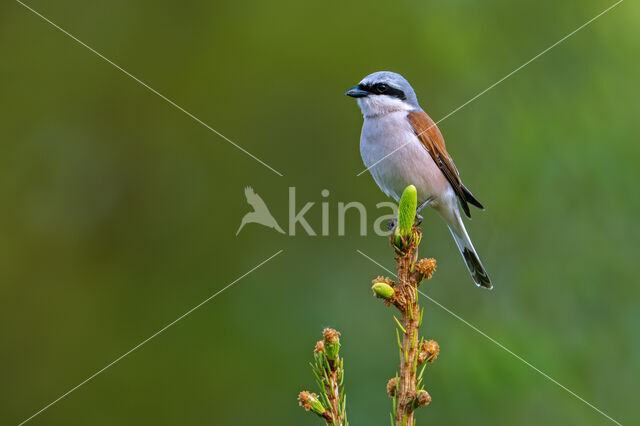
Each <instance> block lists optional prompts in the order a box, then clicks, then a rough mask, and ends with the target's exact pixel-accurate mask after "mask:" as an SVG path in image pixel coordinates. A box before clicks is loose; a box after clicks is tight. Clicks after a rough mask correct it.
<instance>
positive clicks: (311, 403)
mask: <svg viewBox="0 0 640 426" xmlns="http://www.w3.org/2000/svg"><path fill="white" fill-rule="evenodd" d="M298 401H299V403H300V406H301V407H303V408H304V409H305V410H307V411H309V410H311V411H313V412H314V413H316V414H317V415H319V416H322V415H323V414H324V412H325V411H327V410H325V408H324V406H323V405H322V403H321V402H320V400H319V399H318V395H316V394H315V393H309V392H306V391H304V392H300V395H298Z"/></svg>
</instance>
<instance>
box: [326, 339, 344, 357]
mask: <svg viewBox="0 0 640 426" xmlns="http://www.w3.org/2000/svg"><path fill="white" fill-rule="evenodd" d="M324 347H325V349H326V350H327V358H329V359H330V360H332V361H333V360H334V359H336V357H337V356H338V352H340V342H336V343H330V344H328V345H327V344H326V342H325V346H324Z"/></svg>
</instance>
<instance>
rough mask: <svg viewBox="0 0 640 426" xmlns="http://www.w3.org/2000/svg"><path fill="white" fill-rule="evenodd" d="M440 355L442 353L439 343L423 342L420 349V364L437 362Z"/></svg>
mask: <svg viewBox="0 0 640 426" xmlns="http://www.w3.org/2000/svg"><path fill="white" fill-rule="evenodd" d="M438 353H440V346H438V342H436V341H435V340H427V341H426V342H423V343H422V346H421V347H420V355H418V364H422V363H424V362H425V361H427V362H430V363H431V362H433V361H435V359H436V358H438Z"/></svg>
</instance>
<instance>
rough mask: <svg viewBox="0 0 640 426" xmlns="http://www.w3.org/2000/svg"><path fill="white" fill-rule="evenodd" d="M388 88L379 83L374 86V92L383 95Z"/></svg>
mask: <svg viewBox="0 0 640 426" xmlns="http://www.w3.org/2000/svg"><path fill="white" fill-rule="evenodd" d="M388 88H389V86H387V85H386V84H384V83H380V84H377V85H376V92H378V93H384V92H386V91H387V89H388Z"/></svg>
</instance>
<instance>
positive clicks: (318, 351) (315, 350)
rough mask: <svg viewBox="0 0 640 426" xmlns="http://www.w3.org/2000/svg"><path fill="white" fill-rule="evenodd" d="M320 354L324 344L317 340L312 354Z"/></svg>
mask: <svg viewBox="0 0 640 426" xmlns="http://www.w3.org/2000/svg"><path fill="white" fill-rule="evenodd" d="M320 352H324V342H323V341H322V340H318V342H316V347H315V349H314V350H313V353H314V354H316V355H318V354H319V353H320Z"/></svg>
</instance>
